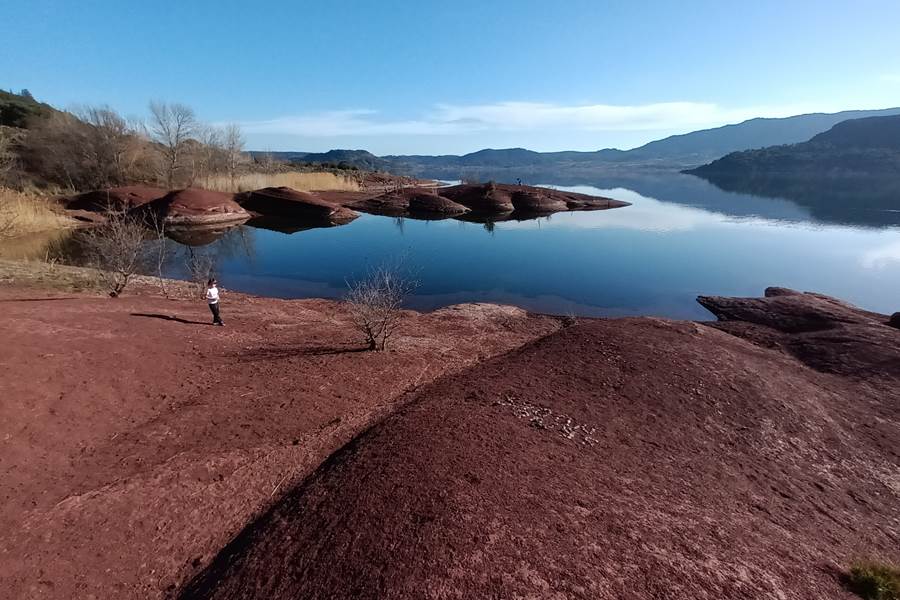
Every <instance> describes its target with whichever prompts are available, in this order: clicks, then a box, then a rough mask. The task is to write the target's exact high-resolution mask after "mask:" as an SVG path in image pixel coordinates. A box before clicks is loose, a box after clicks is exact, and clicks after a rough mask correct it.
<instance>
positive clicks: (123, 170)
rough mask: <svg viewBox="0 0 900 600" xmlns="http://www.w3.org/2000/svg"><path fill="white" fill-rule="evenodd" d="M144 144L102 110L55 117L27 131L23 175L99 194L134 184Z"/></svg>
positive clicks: (111, 112)
mask: <svg viewBox="0 0 900 600" xmlns="http://www.w3.org/2000/svg"><path fill="white" fill-rule="evenodd" d="M144 146H145V142H143V140H141V138H140V136H139V135H138V134H137V131H135V129H134V128H133V127H131V126H130V125H129V124H128V122H127V121H126V120H125V119H123V118H122V117H121V116H120V115H119V114H118V113H116V112H115V111H114V110H112V109H111V108H109V107H107V106H101V107H84V108H81V109H78V110H76V111H74V114H69V113H54V114H52V115H50V117H48V118H47V119H44V120H42V121H40V122H39V123H38V124H36V125H35V126H34V127H33V128H32V129H31V130H29V132H28V134H27V136H26V138H25V142H24V148H23V150H24V160H25V163H26V165H25V166H26V167H27V170H28V171H29V172H30V173H32V174H35V175H38V176H39V177H40V178H42V179H44V180H46V181H49V182H52V183H56V184H58V185H64V186H66V187H68V188H70V189H72V190H82V189H102V188H108V187H113V186H117V185H122V184H125V183H127V182H128V181H130V180H132V179H134V178H135V177H134V173H132V167H133V165H134V164H135V162H136V161H137V159H138V158H139V156H140V155H141V154H142V153H143V152H144Z"/></svg>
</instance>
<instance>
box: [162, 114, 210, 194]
mask: <svg viewBox="0 0 900 600" xmlns="http://www.w3.org/2000/svg"><path fill="white" fill-rule="evenodd" d="M197 126H198V125H197V117H196V115H195V114H194V110H193V109H192V108H190V107H189V106H185V105H184V104H178V103H172V104H169V103H166V102H151V103H150V135H151V138H152V139H153V141H154V142H156V143H157V144H158V148H159V151H160V154H161V156H162V158H163V163H164V164H163V171H164V173H165V178H166V185H167V186H168V187H170V188H171V187H173V186H174V184H175V179H176V175H177V173H178V171H179V169H180V168H181V167H182V165H181V161H182V158H183V154H184V152H185V147H186V144H187V142H188V140H190V139H191V137H192V136H193V135H194V134H195V132H196V130H197Z"/></svg>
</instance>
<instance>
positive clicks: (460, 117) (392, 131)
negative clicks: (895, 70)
mask: <svg viewBox="0 0 900 600" xmlns="http://www.w3.org/2000/svg"><path fill="white" fill-rule="evenodd" d="M817 110H818V111H822V110H831V109H827V108H825V109H823V107H810V106H802V105H785V106H748V107H742V108H727V107H722V106H719V105H717V104H712V103H704V102H662V103H655V104H643V105H610V104H587V105H568V106H567V105H560V104H550V103H539V102H498V103H494V104H476V105H453V104H439V105H437V106H435V107H433V108H432V109H431V110H430V111H428V112H427V113H425V114H423V115H421V116H419V117H417V118H413V119H406V120H404V119H400V120H398V119H385V118H382V117H381V116H380V114H379V112H378V111H376V110H372V109H352V110H339V111H328V112H318V113H307V114H300V115H294V116H285V117H280V118H275V119H270V120H263V121H249V122H244V123H242V124H241V125H242V126H243V128H244V130H245V131H246V132H248V133H251V134H286V135H297V136H304V137H343V136H378V135H413V136H415V135H463V134H469V133H478V132H491V131H496V132H517V131H544V130H547V131H549V130H554V131H655V130H669V131H672V130H684V131H690V130H693V129H698V128H703V127H716V126H719V125H725V124H728V123H737V122H740V121H744V120H747V119H751V118H754V117H787V116H791V115H796V114H801V113H804V112H815V111H817Z"/></svg>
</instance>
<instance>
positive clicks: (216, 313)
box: [209, 302, 222, 323]
mask: <svg viewBox="0 0 900 600" xmlns="http://www.w3.org/2000/svg"><path fill="white" fill-rule="evenodd" d="M209 310H210V311H211V312H212V314H213V323H221V322H222V317H220V316H219V303H218V302H216V303H215V304H210V305H209Z"/></svg>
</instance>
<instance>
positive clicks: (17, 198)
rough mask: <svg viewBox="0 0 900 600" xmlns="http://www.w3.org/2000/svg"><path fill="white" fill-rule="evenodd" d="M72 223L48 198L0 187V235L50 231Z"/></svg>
mask: <svg viewBox="0 0 900 600" xmlns="http://www.w3.org/2000/svg"><path fill="white" fill-rule="evenodd" d="M71 225H72V220H71V219H70V218H68V217H66V216H65V215H63V214H62V213H61V212H60V211H59V209H58V208H57V206H56V204H55V203H54V201H53V200H51V199H50V198H46V197H44V196H39V195H37V194H32V193H28V192H17V191H15V190H10V189H7V188H0V237H15V236H19V235H24V234H26V233H35V232H39V231H51V230H54V229H61V228H63V227H68V226H71Z"/></svg>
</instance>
